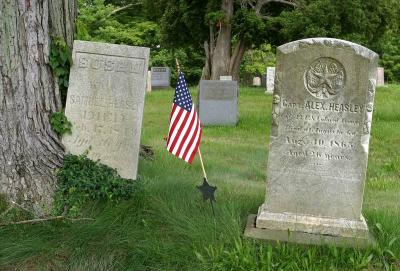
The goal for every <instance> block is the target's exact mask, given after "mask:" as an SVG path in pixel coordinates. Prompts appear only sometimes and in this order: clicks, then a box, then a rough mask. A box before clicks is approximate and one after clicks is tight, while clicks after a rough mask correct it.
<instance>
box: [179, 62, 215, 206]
mask: <svg viewBox="0 0 400 271" xmlns="http://www.w3.org/2000/svg"><path fill="white" fill-rule="evenodd" d="M175 61H176V67H177V68H178V73H179V72H180V71H181V67H180V65H179V61H178V59H177V58H175ZM198 153H199V158H200V163H201V168H202V170H203V175H204V178H206V180H208V179H207V173H206V170H205V168H204V163H203V156H202V155H201V151H200V147H199V149H198ZM211 204H212V203H211Z"/></svg>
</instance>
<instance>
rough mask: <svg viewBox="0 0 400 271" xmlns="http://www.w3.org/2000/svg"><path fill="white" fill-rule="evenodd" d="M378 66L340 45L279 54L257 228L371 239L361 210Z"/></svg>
mask: <svg viewBox="0 0 400 271" xmlns="http://www.w3.org/2000/svg"><path fill="white" fill-rule="evenodd" d="M377 61H378V55H377V54H376V53H374V52H373V51H371V50H369V49H367V48H365V47H362V46H360V45H358V44H354V43H351V42H347V41H343V40H336V39H324V38H316V39H306V40H299V41H295V42H291V43H288V44H285V45H282V46H280V47H278V50H277V67H276V75H275V90H274V97H273V109H272V127H271V137H270V147H269V158H268V169H267V176H268V181H267V197H266V201H265V203H264V204H263V205H261V206H260V208H259V212H258V215H257V220H256V227H257V228H258V229H268V230H274V231H275V230H277V231H279V230H289V231H292V232H300V233H308V234H314V235H315V234H316V235H331V236H336V237H346V238H350V239H351V238H353V239H366V238H367V236H368V235H369V233H368V227H367V224H366V222H365V220H364V218H363V216H362V214H361V210H362V202H363V190H364V181H365V174H366V168H367V161H368V147H369V137H370V129H371V121H372V111H373V104H374V96H375V86H376V71H377V69H376V67H377Z"/></svg>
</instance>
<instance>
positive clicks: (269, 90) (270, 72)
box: [265, 67, 275, 94]
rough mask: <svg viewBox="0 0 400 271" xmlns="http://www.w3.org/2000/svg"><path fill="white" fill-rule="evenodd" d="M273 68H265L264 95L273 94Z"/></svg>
mask: <svg viewBox="0 0 400 271" xmlns="http://www.w3.org/2000/svg"><path fill="white" fill-rule="evenodd" d="M274 82H275V67H267V91H266V92H265V93H268V94H272V93H273V92H274V84H275V83H274Z"/></svg>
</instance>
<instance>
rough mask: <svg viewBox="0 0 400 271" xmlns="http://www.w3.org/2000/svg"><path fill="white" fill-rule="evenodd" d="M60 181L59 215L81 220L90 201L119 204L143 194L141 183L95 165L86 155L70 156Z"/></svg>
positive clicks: (57, 205) (59, 172)
mask: <svg viewBox="0 0 400 271" xmlns="http://www.w3.org/2000/svg"><path fill="white" fill-rule="evenodd" d="M57 179H58V189H57V192H56V196H55V210H56V212H57V214H61V213H64V214H66V215H69V216H78V215H80V214H81V211H82V207H84V206H85V205H86V204H88V203H89V202H90V201H112V202H118V201H121V200H124V199H129V198H130V197H139V196H140V195H139V194H143V193H138V191H139V190H140V183H139V181H132V180H128V179H123V178H121V177H120V176H119V175H118V173H117V171H116V170H115V169H112V168H110V167H108V166H106V165H103V164H101V163H99V162H98V161H97V162H95V161H92V160H91V159H89V158H88V157H86V155H79V156H76V155H71V154H68V155H66V156H65V158H64V165H63V166H62V167H61V168H60V169H59V171H58V172H57Z"/></svg>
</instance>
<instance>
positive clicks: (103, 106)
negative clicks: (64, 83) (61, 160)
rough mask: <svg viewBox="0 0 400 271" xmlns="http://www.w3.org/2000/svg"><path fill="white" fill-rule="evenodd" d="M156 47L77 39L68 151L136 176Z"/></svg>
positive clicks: (67, 110) (68, 111) (65, 140)
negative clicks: (150, 63) (149, 72)
mask: <svg viewBox="0 0 400 271" xmlns="http://www.w3.org/2000/svg"><path fill="white" fill-rule="evenodd" d="M149 54H150V49H149V48H143V47H132V46H126V45H115V44H106V43H97V42H86V41H75V42H74V49H73V53H72V58H73V65H72V66H71V72H70V79H69V83H70V84H69V88H68V97H67V104H66V108H65V114H66V116H67V117H68V119H69V120H70V121H71V122H72V125H73V126H72V134H71V135H66V136H64V138H63V143H64V145H65V147H66V151H67V152H70V153H72V154H82V153H84V152H87V151H88V156H89V157H90V158H92V159H94V160H98V159H99V160H100V161H101V162H102V163H104V164H106V165H108V166H110V167H112V168H115V169H117V171H118V173H119V174H120V175H121V176H122V177H124V178H129V179H136V176H137V166H138V158H139V149H140V133H141V126H142V117H143V107H144V96H145V90H146V77H147V67H148V60H149Z"/></svg>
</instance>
